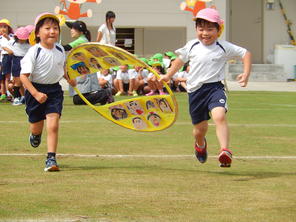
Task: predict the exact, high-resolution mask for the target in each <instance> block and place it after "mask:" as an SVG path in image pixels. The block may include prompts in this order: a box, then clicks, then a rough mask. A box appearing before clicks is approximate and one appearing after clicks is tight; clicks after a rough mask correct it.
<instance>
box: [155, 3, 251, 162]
mask: <svg viewBox="0 0 296 222" xmlns="http://www.w3.org/2000/svg"><path fill="white" fill-rule="evenodd" d="M195 22H196V23H195V24H196V34H197V39H194V40H191V41H189V42H188V43H187V44H186V45H185V46H184V47H183V48H181V49H178V50H176V54H177V55H179V57H178V58H177V59H176V60H175V61H174V62H173V64H172V67H171V68H170V70H169V71H168V73H167V74H166V75H165V76H163V77H161V78H160V81H168V80H169V79H170V78H171V77H172V76H173V75H174V74H175V73H176V72H177V71H178V70H179V69H180V68H181V67H182V66H183V65H184V64H185V63H186V62H188V61H189V66H190V72H189V74H188V78H187V91H188V94H189V109H190V115H191V119H192V124H193V125H194V128H193V135H194V138H195V142H194V149H195V155H196V157H197V159H198V160H199V161H200V162H201V163H205V162H206V160H207V143H206V139H205V135H206V133H207V130H208V120H209V119H210V114H211V117H212V118H213V120H214V123H215V124H216V134H217V137H218V140H219V143H220V154H219V162H220V166H221V167H230V166H231V162H232V152H231V151H230V149H229V148H228V147H229V129H228V124H227V120H226V112H227V109H228V108H227V102H226V99H227V98H226V95H225V92H224V85H223V84H222V83H221V81H222V80H224V78H225V64H226V62H227V60H229V59H231V58H235V57H239V58H241V59H242V61H243V63H244V72H243V73H242V74H240V75H239V76H238V82H239V83H240V85H241V86H242V87H245V86H246V85H247V83H248V79H249V75H250V71H251V53H250V52H248V51H247V50H246V49H244V48H241V47H239V46H236V45H233V44H231V43H229V42H227V41H218V37H219V35H220V34H221V31H222V26H223V23H224V22H223V20H222V19H221V18H220V15H219V13H218V11H217V10H215V9H212V8H206V9H202V10H200V11H199V12H198V14H197V15H196V19H195Z"/></svg>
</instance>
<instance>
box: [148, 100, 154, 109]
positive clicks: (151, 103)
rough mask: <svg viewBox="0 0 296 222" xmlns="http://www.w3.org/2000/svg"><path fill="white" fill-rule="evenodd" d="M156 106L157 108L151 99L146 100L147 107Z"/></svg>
mask: <svg viewBox="0 0 296 222" xmlns="http://www.w3.org/2000/svg"><path fill="white" fill-rule="evenodd" d="M154 108H155V105H154V103H153V102H152V101H151V100H148V101H147V102H146V109H154Z"/></svg>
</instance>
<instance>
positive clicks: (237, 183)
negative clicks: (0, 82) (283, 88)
mask: <svg viewBox="0 0 296 222" xmlns="http://www.w3.org/2000/svg"><path fill="white" fill-rule="evenodd" d="M228 96H229V112H228V120H229V125H230V129H231V147H230V148H231V149H232V150H233V152H234V155H235V156H236V157H237V158H235V159H234V162H233V165H232V167H231V168H229V169H223V168H220V167H219V164H218V161H217V158H216V155H217V154H218V151H219V148H218V142H217V139H216V136H215V127H214V126H213V124H212V122H210V123H211V124H210V127H209V132H208V135H207V139H208V144H209V155H210V158H209V159H208V162H207V163H205V164H203V165H202V164H199V162H198V161H197V160H196V159H195V158H194V156H193V138H192V133H191V131H192V126H191V123H190V118H189V114H188V103H187V95H186V94H177V100H178V104H179V115H178V119H177V121H176V123H175V124H174V125H173V126H172V127H171V128H169V129H167V130H164V131H161V132H154V133H139V132H134V131H131V130H127V129H124V128H122V127H120V126H117V125H115V124H113V123H112V122H110V121H108V120H105V119H103V118H102V117H101V116H99V115H98V114H97V113H96V112H94V111H93V110H91V109H90V108H88V107H86V106H74V105H72V104H71V99H70V97H66V98H65V105H64V112H63V116H62V119H61V125H60V140H59V148H58V152H59V153H62V154H84V155H85V156H81V157H79V156H58V163H59V165H60V167H61V171H60V172H57V173H45V172H43V168H44V161H45V156H44V155H45V153H46V133H44V135H43V142H42V144H41V146H40V147H39V148H37V149H33V148H31V147H30V145H29V143H28V134H29V131H28V123H27V119H26V115H25V112H24V107H23V106H21V107H13V106H11V105H9V104H0V112H1V119H0V126H1V134H0V141H1V151H0V153H1V154H39V155H35V156H34V155H31V156H30V155H29V156H13V155H7V156H4V155H0V161H1V165H0V221H15V220H27V221H29V220H35V221H39V220H42V221H104V222H106V221H108V222H109V221H112V222H113V221H116V222H117V221H201V222H236V221H238V222H250V221H252V222H279V221H284V222H292V221H295V218H296V210H295V209H296V201H295V199H296V188H295V184H296V159H295V156H296V149H295V143H296V136H295V134H296V102H295V98H296V93H276V92H230V93H229V95H228ZM86 155H90V156H89V157H88V156H86ZM96 155H97V156H96ZM100 155H101V156H100ZM107 155H110V156H107ZM113 155H136V156H123V157H121V158H120V157H118V156H113ZM151 155H154V156H151ZM253 156H258V157H261V156H282V157H284V156H285V157H293V156H294V159H293V158H287V159H283V158H281V159H279V158H271V159H267V158H265V159H264V158H259V159H254V158H251V159H248V158H245V157H253Z"/></svg>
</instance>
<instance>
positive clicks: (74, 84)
mask: <svg viewBox="0 0 296 222" xmlns="http://www.w3.org/2000/svg"><path fill="white" fill-rule="evenodd" d="M67 82H68V83H69V84H70V86H72V87H75V86H76V85H77V83H76V80H75V79H67Z"/></svg>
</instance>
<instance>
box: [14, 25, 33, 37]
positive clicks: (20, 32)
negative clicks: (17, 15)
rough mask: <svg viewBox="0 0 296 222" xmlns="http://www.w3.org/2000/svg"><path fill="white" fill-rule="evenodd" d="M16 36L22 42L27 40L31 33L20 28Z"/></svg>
mask: <svg viewBox="0 0 296 222" xmlns="http://www.w3.org/2000/svg"><path fill="white" fill-rule="evenodd" d="M14 34H15V35H16V37H17V38H18V39H20V40H27V39H28V38H29V35H30V33H29V31H28V30H27V29H26V28H25V27H20V28H18V29H17V30H16V31H15V33H14Z"/></svg>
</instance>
